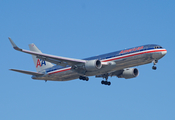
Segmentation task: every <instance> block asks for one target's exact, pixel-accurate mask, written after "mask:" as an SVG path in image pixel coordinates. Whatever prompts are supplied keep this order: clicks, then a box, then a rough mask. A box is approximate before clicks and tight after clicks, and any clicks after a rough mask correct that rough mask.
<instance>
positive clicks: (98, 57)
mask: <svg viewBox="0 0 175 120" xmlns="http://www.w3.org/2000/svg"><path fill="white" fill-rule="evenodd" d="M155 46H159V45H156V44H149V45H143V49H140V50H135V51H134V50H133V51H131V52H125V53H122V54H120V53H121V51H122V50H120V51H116V52H112V53H107V54H102V55H99V56H94V57H89V58H85V59H83V60H94V59H98V60H104V59H110V58H113V57H118V56H122V55H126V54H131V53H135V52H139V51H145V50H152V49H154V47H155ZM138 47H141V46H138ZM138 47H134V48H138ZM130 49H133V48H129V49H124V50H123V51H125V50H130ZM68 67H70V66H67V67H62V66H59V65H56V66H53V67H52V68H48V69H46V72H47V73H48V72H53V71H56V70H59V69H63V68H68Z"/></svg>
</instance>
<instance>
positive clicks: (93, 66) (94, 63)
mask: <svg viewBox="0 0 175 120" xmlns="http://www.w3.org/2000/svg"><path fill="white" fill-rule="evenodd" d="M101 67H102V64H101V61H100V60H89V61H87V62H86V63H85V68H86V70H87V71H94V70H98V69H100V68H101Z"/></svg>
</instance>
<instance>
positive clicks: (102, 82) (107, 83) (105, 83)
mask: <svg viewBox="0 0 175 120" xmlns="http://www.w3.org/2000/svg"><path fill="white" fill-rule="evenodd" d="M101 84H104V85H108V86H110V85H111V82H108V81H104V80H102V81H101Z"/></svg>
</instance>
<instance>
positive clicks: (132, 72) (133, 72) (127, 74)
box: [118, 68, 139, 79]
mask: <svg viewBox="0 0 175 120" xmlns="http://www.w3.org/2000/svg"><path fill="white" fill-rule="evenodd" d="M138 75H139V71H138V69H137V68H127V69H124V70H123V72H122V74H121V75H119V76H118V77H119V78H125V79H130V78H135V77H137V76H138Z"/></svg>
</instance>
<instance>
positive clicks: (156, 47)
mask: <svg viewBox="0 0 175 120" xmlns="http://www.w3.org/2000/svg"><path fill="white" fill-rule="evenodd" d="M154 48H155V49H158V48H163V47H161V46H155V47H154Z"/></svg>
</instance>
